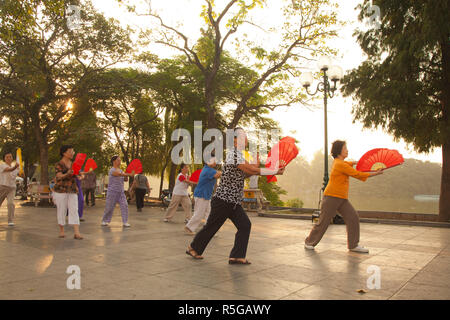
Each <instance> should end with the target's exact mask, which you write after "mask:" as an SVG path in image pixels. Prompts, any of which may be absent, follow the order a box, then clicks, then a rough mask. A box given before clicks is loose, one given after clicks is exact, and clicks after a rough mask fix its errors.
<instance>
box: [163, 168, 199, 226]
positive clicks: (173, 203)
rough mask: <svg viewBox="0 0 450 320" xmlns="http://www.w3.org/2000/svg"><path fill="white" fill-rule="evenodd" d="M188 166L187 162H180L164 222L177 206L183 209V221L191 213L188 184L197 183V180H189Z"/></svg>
mask: <svg viewBox="0 0 450 320" xmlns="http://www.w3.org/2000/svg"><path fill="white" fill-rule="evenodd" d="M188 172H189V167H188V166H187V164H185V163H182V164H181V166H180V172H179V173H178V176H177V178H176V180H175V187H174V188H173V192H172V200H170V204H169V207H168V208H167V212H166V216H165V217H164V222H169V221H170V220H171V219H172V218H173V216H174V214H175V211H177V209H178V206H179V205H180V203H181V206H182V207H183V209H184V223H188V221H189V219H190V218H191V213H192V202H191V199H190V198H189V195H188V188H189V186H190V185H194V184H197V182H192V181H189V176H188Z"/></svg>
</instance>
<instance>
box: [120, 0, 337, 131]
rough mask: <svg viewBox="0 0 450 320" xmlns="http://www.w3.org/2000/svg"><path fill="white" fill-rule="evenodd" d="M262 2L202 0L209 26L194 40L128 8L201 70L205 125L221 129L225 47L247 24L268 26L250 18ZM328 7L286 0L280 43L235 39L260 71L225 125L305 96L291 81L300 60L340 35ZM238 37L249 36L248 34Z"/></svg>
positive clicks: (317, 1)
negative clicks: (156, 27) (271, 44)
mask: <svg viewBox="0 0 450 320" xmlns="http://www.w3.org/2000/svg"><path fill="white" fill-rule="evenodd" d="M117 1H118V2H119V3H125V2H127V1H126V0H117ZM264 6H265V1H263V0H252V1H242V0H227V1H225V5H224V7H223V9H221V10H218V9H217V7H216V5H215V1H212V0H204V6H203V10H202V12H201V13H200V16H201V17H202V18H203V19H204V22H205V28H202V30H201V34H202V35H201V38H200V39H199V40H197V41H195V40H194V41H192V40H190V39H189V36H188V35H187V34H185V33H184V32H183V31H182V30H180V29H179V28H178V29H177V28H174V27H172V26H169V25H167V24H166V23H165V22H164V20H163V18H162V17H161V16H160V15H158V14H157V13H155V12H153V11H151V10H149V12H147V13H141V12H140V11H139V10H138V9H136V7H135V6H128V8H129V10H130V11H133V12H137V14H138V15H141V16H149V17H152V18H153V19H156V20H157V21H159V23H160V26H161V28H160V29H159V32H160V33H159V35H158V36H156V37H155V38H150V41H154V42H156V43H160V44H163V45H165V46H167V47H170V48H173V49H175V50H177V51H179V52H181V53H182V54H184V55H185V57H186V58H187V62H188V63H189V64H190V65H192V66H194V67H195V68H196V69H197V70H198V71H199V72H200V74H201V76H202V93H203V97H204V108H205V109H206V112H207V127H208V128H218V127H219V123H218V122H217V116H216V115H217V114H222V113H223V111H222V109H221V108H222V105H220V104H218V103H217V101H218V99H219V95H220V92H223V91H224V90H223V89H224V88H222V83H221V81H219V77H220V71H221V69H222V68H223V67H224V65H223V63H224V59H223V56H224V55H225V53H226V48H227V46H228V44H229V43H230V42H231V39H233V36H235V35H236V34H237V32H238V29H241V28H242V26H243V25H244V24H249V25H253V26H254V27H255V30H259V29H263V30H264V28H262V27H260V26H257V25H255V24H254V23H252V22H251V21H250V18H251V17H250V16H251V12H252V10H254V9H255V8H258V7H259V8H264ZM330 7H333V5H332V4H331V3H330V1H329V0H308V1H300V0H292V1H287V5H286V6H285V7H283V8H281V10H282V12H283V14H284V16H283V18H284V19H285V23H284V25H283V26H282V27H281V30H273V34H277V33H278V34H281V40H280V43H279V45H278V46H277V47H275V48H272V49H269V48H267V47H266V48H265V47H264V46H261V45H260V44H257V43H256V39H253V40H252V41H247V40H242V41H239V40H236V41H237V46H238V52H239V58H237V57H236V58H235V59H237V60H239V61H246V60H249V61H255V62H254V63H253V65H249V66H247V68H248V69H251V70H257V72H254V74H253V75H252V77H250V78H247V81H246V82H245V83H241V85H239V86H237V87H236V88H235V89H236V90H235V92H234V97H233V100H232V103H233V104H234V106H235V108H234V109H233V111H232V113H231V115H230V116H229V117H228V118H229V119H227V120H228V121H227V123H226V124H222V126H225V127H229V128H231V127H235V126H236V125H238V123H239V122H240V120H241V119H242V118H243V117H245V116H246V115H248V114H252V113H255V111H257V110H260V111H261V112H262V113H263V112H264V111H268V110H274V109H276V108H277V107H280V106H289V105H292V104H294V103H297V102H302V101H303V100H304V98H305V95H304V93H302V92H301V89H300V88H298V87H297V88H296V87H295V86H294V85H293V83H292V80H295V79H296V78H297V76H298V75H299V74H300V73H301V70H300V69H301V67H300V66H299V64H300V61H303V62H306V63H309V61H310V60H311V57H312V56H314V55H317V54H319V53H325V52H327V53H329V52H332V50H330V49H329V48H328V47H327V46H326V45H324V42H325V41H326V40H327V39H330V38H332V37H334V36H336V32H335V30H334V29H333V27H334V25H335V24H336V23H337V20H336V13H335V12H333V11H331V12H326V11H325V10H323V8H330ZM151 34H152V32H151V31H147V32H143V36H146V35H147V36H149V37H150V35H151ZM153 34H154V32H153ZM240 37H242V38H246V35H245V34H244V35H240ZM241 42H244V45H241ZM243 47H248V48H249V50H248V52H245V51H244V50H241V49H242V48H243ZM228 51H229V52H230V51H231V50H228ZM233 79H238V78H233ZM237 93H239V94H237Z"/></svg>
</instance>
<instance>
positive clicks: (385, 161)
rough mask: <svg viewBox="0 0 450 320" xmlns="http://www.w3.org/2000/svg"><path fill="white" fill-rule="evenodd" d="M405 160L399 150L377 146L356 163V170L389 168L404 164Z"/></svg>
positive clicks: (365, 170)
mask: <svg viewBox="0 0 450 320" xmlns="http://www.w3.org/2000/svg"><path fill="white" fill-rule="evenodd" d="M404 161H405V160H404V159H403V156H402V155H401V154H400V153H399V152H398V151H397V150H391V149H386V148H377V149H372V150H370V151H367V152H366V153H365V154H364V155H363V156H362V157H361V159H359V161H358V164H357V165H356V170H358V171H363V172H368V171H377V170H379V169H387V168H392V167H395V166H398V165H400V164H402V163H403V162H404Z"/></svg>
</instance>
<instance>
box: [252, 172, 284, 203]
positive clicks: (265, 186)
mask: <svg viewBox="0 0 450 320" xmlns="http://www.w3.org/2000/svg"><path fill="white" fill-rule="evenodd" d="M258 188H259V189H260V190H261V191H262V193H263V195H264V197H265V198H266V199H267V201H269V202H270V204H271V205H272V206H278V207H282V206H284V202H283V201H281V199H280V195H284V194H287V192H286V190H284V189H282V188H281V187H280V186H279V185H278V184H277V183H275V182H271V183H268V182H267V179H266V177H261V178H260V179H259V180H258Z"/></svg>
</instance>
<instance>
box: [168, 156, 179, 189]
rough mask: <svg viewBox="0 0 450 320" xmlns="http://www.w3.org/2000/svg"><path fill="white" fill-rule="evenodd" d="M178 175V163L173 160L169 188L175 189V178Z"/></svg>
mask: <svg viewBox="0 0 450 320" xmlns="http://www.w3.org/2000/svg"><path fill="white" fill-rule="evenodd" d="M176 177H177V165H176V164H175V163H173V162H171V163H170V173H169V190H170V191H173V187H175V178H176Z"/></svg>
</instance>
